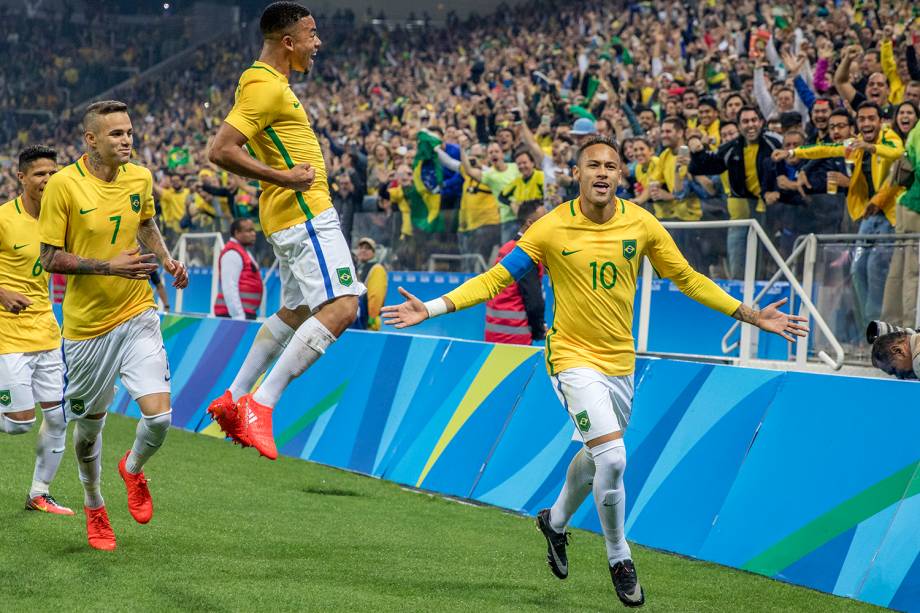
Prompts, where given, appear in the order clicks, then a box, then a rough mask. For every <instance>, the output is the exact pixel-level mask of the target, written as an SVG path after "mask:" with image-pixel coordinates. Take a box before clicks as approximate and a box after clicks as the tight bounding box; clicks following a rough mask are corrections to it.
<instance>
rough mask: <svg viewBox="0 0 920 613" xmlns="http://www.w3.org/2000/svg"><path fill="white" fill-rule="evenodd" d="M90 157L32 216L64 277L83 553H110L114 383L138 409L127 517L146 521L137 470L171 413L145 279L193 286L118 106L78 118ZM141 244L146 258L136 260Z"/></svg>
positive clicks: (65, 174)
mask: <svg viewBox="0 0 920 613" xmlns="http://www.w3.org/2000/svg"><path fill="white" fill-rule="evenodd" d="M83 132H84V134H83V140H84V142H85V144H86V148H87V152H86V154H84V155H83V156H82V157H81V158H80V159H78V160H77V161H76V162H74V163H73V164H71V165H70V166H67V167H65V168H63V169H62V170H61V171H60V172H58V173H57V174H55V175H54V176H53V177H51V179H50V180H49V181H48V185H47V186H46V187H45V193H44V194H43V195H42V210H41V216H40V217H39V227H40V230H41V242H42V245H41V261H42V264H43V265H44V267H45V269H46V270H47V271H49V272H56V273H63V274H67V275H71V277H70V279H68V282H67V293H66V294H65V295H64V333H63V334H64V341H63V346H64V350H63V356H64V368H65V371H64V377H65V378H64V383H65V385H64V408H65V409H66V412H67V417H68V419H74V420H76V422H77V424H76V426H75V427H74V433H73V438H74V452H75V455H76V456H77V464H78V467H79V471H80V481H81V482H82V483H83V490H84V511H85V513H86V530H87V537H88V540H89V544H90V546H92V547H94V548H96V549H109V550H110V549H115V533H114V532H113V531H112V526H111V524H110V523H109V518H108V514H107V513H106V509H105V502H104V501H103V499H102V494H101V492H100V472H101V470H102V469H101V466H102V460H101V452H102V427H103V426H104V425H105V415H106V411H107V409H108V407H109V404H111V402H112V398H113V396H114V391H115V387H114V385H115V378H116V377H117V376H118V375H121V382H122V385H124V386H125V388H126V389H127V390H128V392H129V393H130V394H131V397H132V398H134V399H135V400H136V401H137V404H138V405H139V406H140V410H141V414H142V415H141V419H140V420H139V421H138V425H137V436H136V438H135V439H134V446H133V447H132V448H131V449H129V450H128V451H127V452H126V453H125V455H124V457H123V458H122V459H121V462H119V463H118V472H119V474H120V475H121V478H122V479H123V480H124V482H125V486H126V487H127V490H128V510H129V511H130V512H131V516H132V517H134V519H135V520H136V521H137V522H139V523H142V524H145V523H147V522H149V521H150V518H151V517H152V516H153V501H152V500H151V497H150V491H149V489H148V488H147V480H146V479H145V477H144V472H143V467H144V464H145V463H146V462H147V460H149V459H150V458H151V456H153V454H154V453H156V452H157V450H158V449H159V448H160V446H161V445H162V444H163V440H164V439H165V438H166V432H167V431H168V430H169V424H170V415H171V413H172V409H171V408H170V401H169V398H170V396H169V392H170V387H169V380H170V375H169V364H168V363H167V361H166V349H165V348H164V346H163V336H162V334H160V319H159V317H157V311H156V303H155V302H154V301H153V292H152V291H151V289H150V285H149V283H148V278H149V276H150V273H152V272H153V271H155V270H156V269H157V265H156V264H155V261H156V260H157V259H159V260H160V261H161V262H162V263H163V266H164V268H166V271H167V272H169V273H170V274H171V275H173V277H175V282H174V283H173V285H174V286H176V287H178V288H184V287H185V286H186V285H188V273H187V271H186V269H185V265H183V264H182V263H181V262H178V261H177V260H174V259H172V258H171V257H170V255H169V251H168V250H167V249H166V245H165V244H164V243H163V237H162V236H160V231H159V229H158V228H157V225H156V222H155V221H154V219H153V215H154V207H153V177H152V176H151V175H150V171H149V170H147V169H146V168H141V167H140V166H137V165H135V164H131V163H130V162H129V160H130V159H131V145H132V142H133V134H134V132H133V128H132V126H131V119H130V117H128V107H127V106H125V104H124V103H122V102H117V101H114V100H107V101H102V102H94V103H93V104H91V105H89V107H87V109H86V113H85V114H84V116H83ZM138 242H140V243H141V244H142V245H144V247H146V248H147V249H149V250H150V251H152V252H153V253H150V254H147V255H140V254H139V251H140V249H139V247H138Z"/></svg>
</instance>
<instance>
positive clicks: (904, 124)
mask: <svg viewBox="0 0 920 613" xmlns="http://www.w3.org/2000/svg"><path fill="white" fill-rule="evenodd" d="M894 125H896V126H897V127H898V130H899V131H900V132H901V133H902V134H908V133H909V132H910V131H911V130H912V129H913V128H914V126H915V125H917V111H916V110H915V109H914V107H912V106H911V105H909V104H902V105H901V108H899V109H898V113H897V115H895V117H894Z"/></svg>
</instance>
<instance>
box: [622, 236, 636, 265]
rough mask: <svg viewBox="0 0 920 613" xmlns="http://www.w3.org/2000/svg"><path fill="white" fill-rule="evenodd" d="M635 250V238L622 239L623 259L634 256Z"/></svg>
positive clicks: (629, 258)
mask: <svg viewBox="0 0 920 613" xmlns="http://www.w3.org/2000/svg"><path fill="white" fill-rule="evenodd" d="M636 251H638V246H637V245H636V240H635V239H629V240H625V241H623V257H624V258H625V259H627V260H631V259H633V258H634V257H636Z"/></svg>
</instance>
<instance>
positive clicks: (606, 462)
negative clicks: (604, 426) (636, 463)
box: [591, 439, 626, 477]
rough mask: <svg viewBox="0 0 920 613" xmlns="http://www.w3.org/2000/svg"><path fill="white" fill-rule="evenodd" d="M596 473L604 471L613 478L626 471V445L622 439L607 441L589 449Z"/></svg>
mask: <svg viewBox="0 0 920 613" xmlns="http://www.w3.org/2000/svg"><path fill="white" fill-rule="evenodd" d="M591 456H592V458H593V459H594V466H595V470H596V471H604V472H607V473H611V474H613V475H614V476H615V477H618V476H620V475H622V474H623V473H624V472H625V471H626V445H624V444H623V439H617V440H614V441H607V442H606V443H601V444H600V445H598V446H596V447H594V448H593V449H591Z"/></svg>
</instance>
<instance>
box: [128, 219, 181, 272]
mask: <svg viewBox="0 0 920 613" xmlns="http://www.w3.org/2000/svg"><path fill="white" fill-rule="evenodd" d="M137 240H138V241H140V243H141V244H142V245H143V246H144V247H146V248H147V249H149V250H151V251H152V252H153V253H154V254H155V255H156V257H157V258H158V259H159V260H160V261H161V262H162V263H163V268H165V269H166V272H168V273H169V274H171V275H172V276H173V277H174V279H175V280H174V281H173V287H177V288H180V289H181V288H185V287H187V286H188V270H187V269H186V268H185V264H183V263H182V262H180V261H179V260H174V259H173V258H172V256H171V255H170V254H169V249H167V248H166V243H165V242H164V241H163V235H162V234H160V229H159V228H158V227H157V224H156V222H155V221H154V220H153V218H150V219H145V220H143V221H142V222H141V225H140V226H138V228H137Z"/></svg>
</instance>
